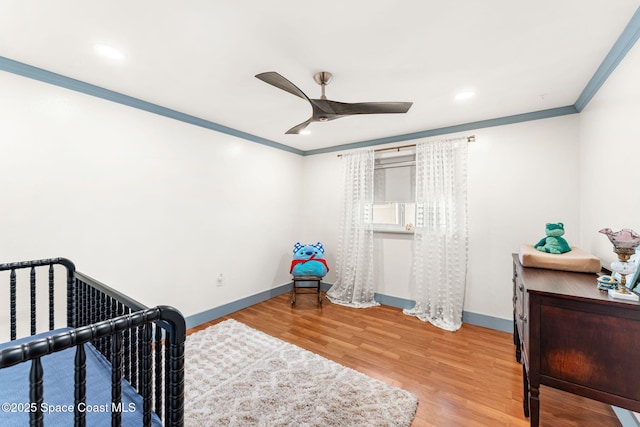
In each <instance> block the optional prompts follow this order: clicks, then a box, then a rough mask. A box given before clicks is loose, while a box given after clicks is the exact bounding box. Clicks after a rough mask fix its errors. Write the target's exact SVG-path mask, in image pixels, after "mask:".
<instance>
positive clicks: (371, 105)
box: [256, 71, 413, 134]
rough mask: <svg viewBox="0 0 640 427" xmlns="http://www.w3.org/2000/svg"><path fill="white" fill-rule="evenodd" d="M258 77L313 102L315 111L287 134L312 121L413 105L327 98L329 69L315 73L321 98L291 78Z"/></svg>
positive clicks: (404, 109)
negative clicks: (326, 88)
mask: <svg viewBox="0 0 640 427" xmlns="http://www.w3.org/2000/svg"><path fill="white" fill-rule="evenodd" d="M256 78H258V79H260V80H262V81H263V82H265V83H268V84H270V85H272V86H275V87H277V88H278V89H281V90H284V91H286V92H289V93H290V94H292V95H296V96H298V97H300V98H302V99H305V100H306V101H307V102H309V103H310V104H311V108H312V109H313V113H312V115H311V117H310V118H309V119H307V120H306V121H304V122H302V123H300V124H298V125H296V126H294V127H292V128H291V129H289V130H288V131H287V132H285V133H287V134H299V133H300V132H301V131H302V130H304V129H305V128H306V127H307V126H308V125H309V124H310V123H312V122H327V121H330V120H335V119H339V118H341V117H347V116H352V115H356V114H390V113H406V112H407V111H409V108H411V105H413V103H412V102H356V103H346V102H338V101H332V100H330V99H327V97H326V95H325V87H326V86H327V85H328V84H329V83H330V82H331V80H332V79H333V75H332V74H331V73H330V72H328V71H321V72H319V73H316V74H314V76H313V79H314V80H315V82H316V83H318V84H319V85H320V87H321V88H322V89H321V90H322V93H321V95H320V98H318V99H311V98H309V97H308V96H307V95H306V94H305V93H304V92H303V91H302V90H300V89H299V88H298V87H297V86H296V85H294V84H293V83H291V82H290V81H289V80H287V79H286V78H284V77H283V76H281V75H280V74H278V73H276V72H275V71H268V72H265V73H260V74H257V75H256Z"/></svg>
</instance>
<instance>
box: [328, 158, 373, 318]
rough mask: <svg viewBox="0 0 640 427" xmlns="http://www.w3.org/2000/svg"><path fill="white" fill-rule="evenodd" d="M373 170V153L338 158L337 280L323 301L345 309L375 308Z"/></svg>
mask: <svg viewBox="0 0 640 427" xmlns="http://www.w3.org/2000/svg"><path fill="white" fill-rule="evenodd" d="M373 168H374V152H373V150H368V151H359V152H355V153H351V154H345V155H343V156H342V181H343V192H342V200H341V206H340V229H339V236H338V253H337V257H336V276H337V277H336V282H335V283H334V285H333V286H332V287H331V289H329V291H328V292H327V297H328V298H329V300H330V301H331V302H333V303H336V304H342V305H346V306H349V307H358V308H365V307H372V306H375V305H378V303H377V302H376V301H375V300H374V299H373V295H374V288H373Z"/></svg>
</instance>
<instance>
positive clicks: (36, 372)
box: [29, 357, 44, 427]
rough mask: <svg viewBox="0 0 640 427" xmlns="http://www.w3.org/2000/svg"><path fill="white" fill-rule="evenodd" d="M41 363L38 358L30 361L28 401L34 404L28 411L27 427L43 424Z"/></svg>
mask: <svg viewBox="0 0 640 427" xmlns="http://www.w3.org/2000/svg"><path fill="white" fill-rule="evenodd" d="M42 377H43V371H42V362H40V358H39V357H36V358H35V359H33V360H32V361H31V370H30V372H29V400H30V402H31V404H32V405H33V404H35V407H32V408H31V410H30V411H29V425H30V426H32V427H34V426H38V427H40V426H42V425H43V424H44V420H43V415H42V400H43V392H42Z"/></svg>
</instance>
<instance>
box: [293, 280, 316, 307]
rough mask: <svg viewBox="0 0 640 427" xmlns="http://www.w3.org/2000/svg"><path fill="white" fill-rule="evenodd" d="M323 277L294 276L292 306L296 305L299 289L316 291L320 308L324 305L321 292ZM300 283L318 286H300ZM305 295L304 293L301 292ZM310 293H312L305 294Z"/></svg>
mask: <svg viewBox="0 0 640 427" xmlns="http://www.w3.org/2000/svg"><path fill="white" fill-rule="evenodd" d="M322 279H323V278H322V277H317V276H297V277H296V276H294V277H293V284H292V287H291V305H295V304H296V293H298V289H316V292H317V293H318V306H321V305H322V293H321V292H320V283H321V282H322ZM298 282H316V286H300V285H299V284H298ZM301 293H303V292H301ZM304 293H310V292H304Z"/></svg>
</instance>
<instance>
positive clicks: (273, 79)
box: [256, 71, 309, 101]
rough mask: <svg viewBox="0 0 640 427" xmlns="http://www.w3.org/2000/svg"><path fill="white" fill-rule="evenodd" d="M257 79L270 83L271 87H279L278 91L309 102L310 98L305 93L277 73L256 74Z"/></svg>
mask: <svg viewBox="0 0 640 427" xmlns="http://www.w3.org/2000/svg"><path fill="white" fill-rule="evenodd" d="M256 77H257V78H258V79H260V80H262V81H263V82H265V83H269V84H270V85H272V86H275V87H277V88H278V89H282V90H284V91H287V92H289V93H291V94H293V95H295V96H299V97H300V98H302V99H306V100H307V101H308V100H309V97H308V96H307V95H305V94H304V92H303V91H301V90H300V89H299V88H298V87H297V86H296V85H294V84H293V83H291V82H290V81H289V80H287V79H285V78H284V77H282V76H281V75H280V74H278V73H276V72H275V71H267V72H266V73H260V74H256Z"/></svg>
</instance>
